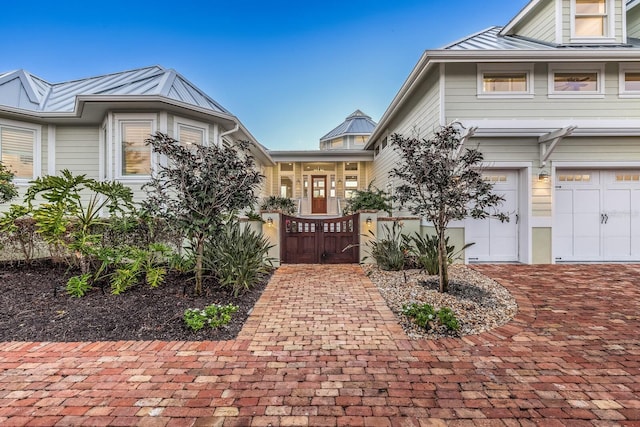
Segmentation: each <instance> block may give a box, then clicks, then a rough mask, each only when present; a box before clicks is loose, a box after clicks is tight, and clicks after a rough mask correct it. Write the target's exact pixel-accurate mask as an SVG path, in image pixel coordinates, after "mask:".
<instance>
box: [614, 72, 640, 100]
mask: <svg viewBox="0 0 640 427" xmlns="http://www.w3.org/2000/svg"><path fill="white" fill-rule="evenodd" d="M627 72H632V73H640V63H635V64H620V72H619V75H618V88H619V89H618V96H619V97H620V98H640V90H636V91H628V90H626V89H625V83H626V80H625V74H626V73H627Z"/></svg>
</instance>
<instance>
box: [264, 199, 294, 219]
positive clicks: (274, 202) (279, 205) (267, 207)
mask: <svg viewBox="0 0 640 427" xmlns="http://www.w3.org/2000/svg"><path fill="white" fill-rule="evenodd" d="M260 209H262V210H263V211H278V212H282V213H283V214H286V215H293V214H294V213H296V204H295V202H294V201H293V200H292V199H290V198H289V197H281V196H269V197H267V198H266V199H265V200H264V202H263V203H262V205H261V206H260Z"/></svg>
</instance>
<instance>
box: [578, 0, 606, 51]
mask: <svg viewBox="0 0 640 427" xmlns="http://www.w3.org/2000/svg"><path fill="white" fill-rule="evenodd" d="M572 6H573V32H572V39H573V40H572V41H577V42H579V41H580V40H586V41H589V40H592V39H603V38H611V37H613V35H612V34H611V33H612V30H611V25H610V24H611V23H612V22H613V21H612V19H611V16H610V15H611V10H612V5H611V1H610V0H573V3H572Z"/></svg>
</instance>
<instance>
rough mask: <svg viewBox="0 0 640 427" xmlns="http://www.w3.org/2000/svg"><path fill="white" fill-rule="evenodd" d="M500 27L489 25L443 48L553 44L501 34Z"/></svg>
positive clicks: (529, 47) (547, 46)
mask: <svg viewBox="0 0 640 427" xmlns="http://www.w3.org/2000/svg"><path fill="white" fill-rule="evenodd" d="M502 29H503V28H502V27H489V28H487V29H486V30H482V31H480V32H478V33H475V34H471V35H469V36H467V37H465V38H463V39H461V40H458V41H455V42H453V43H450V44H448V45H446V46H444V47H443V48H442V49H443V50H460V49H463V50H532V49H535V50H539V49H553V48H554V46H553V45H550V44H547V43H541V42H539V41H534V40H528V39H525V38H522V37H518V36H504V35H501V33H500V32H501V31H502Z"/></svg>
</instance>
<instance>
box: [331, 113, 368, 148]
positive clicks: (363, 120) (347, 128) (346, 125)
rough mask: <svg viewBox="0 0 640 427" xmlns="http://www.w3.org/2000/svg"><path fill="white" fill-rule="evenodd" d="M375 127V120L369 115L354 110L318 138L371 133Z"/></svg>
mask: <svg viewBox="0 0 640 427" xmlns="http://www.w3.org/2000/svg"><path fill="white" fill-rule="evenodd" d="M375 127H376V122H374V121H373V120H371V117H369V116H367V115H366V114H364V113H363V112H362V111H360V110H356V111H354V112H353V113H352V114H350V115H349V116H347V118H346V119H345V120H344V122H342V123H341V124H340V125H339V126H338V127H336V128H335V129H333V130H332V131H330V132H329V133H327V134H326V135H325V136H323V137H322V138H320V141H321V142H322V141H326V140H329V139H333V138H338V137H340V136H344V135H371V133H372V132H373V129H375Z"/></svg>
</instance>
